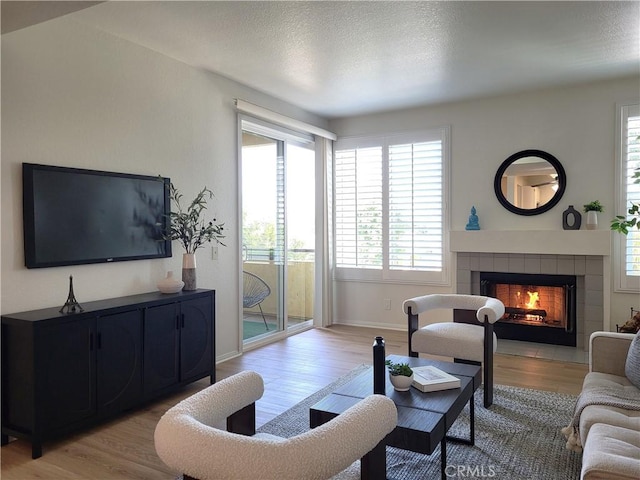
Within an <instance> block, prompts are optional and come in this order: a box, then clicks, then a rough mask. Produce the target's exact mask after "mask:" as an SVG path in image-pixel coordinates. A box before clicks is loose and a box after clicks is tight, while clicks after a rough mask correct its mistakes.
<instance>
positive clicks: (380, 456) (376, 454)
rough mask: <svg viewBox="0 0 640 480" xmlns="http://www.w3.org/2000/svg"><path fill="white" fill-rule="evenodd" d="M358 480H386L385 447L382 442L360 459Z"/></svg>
mask: <svg viewBox="0 0 640 480" xmlns="http://www.w3.org/2000/svg"><path fill="white" fill-rule="evenodd" d="M360 479H361V480H386V479H387V446H386V444H385V441H384V440H382V441H381V442H380V443H378V445H376V446H375V447H373V449H372V450H371V451H370V452H369V453H367V454H366V455H365V456H364V457H362V458H361V459H360Z"/></svg>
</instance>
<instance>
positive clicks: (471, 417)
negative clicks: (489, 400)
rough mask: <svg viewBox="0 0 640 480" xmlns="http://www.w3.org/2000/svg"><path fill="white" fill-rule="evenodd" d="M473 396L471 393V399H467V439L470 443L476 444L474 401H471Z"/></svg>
mask: <svg viewBox="0 0 640 480" xmlns="http://www.w3.org/2000/svg"><path fill="white" fill-rule="evenodd" d="M473 398H474V395H471V400H469V440H470V441H471V445H475V444H476V411H475V403H476V402H474V401H473Z"/></svg>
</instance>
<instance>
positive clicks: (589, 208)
mask: <svg viewBox="0 0 640 480" xmlns="http://www.w3.org/2000/svg"><path fill="white" fill-rule="evenodd" d="M603 210H604V207H603V206H602V204H601V203H600V200H594V201H593V202H589V203H587V204H586V205H584V211H585V212H602V211H603Z"/></svg>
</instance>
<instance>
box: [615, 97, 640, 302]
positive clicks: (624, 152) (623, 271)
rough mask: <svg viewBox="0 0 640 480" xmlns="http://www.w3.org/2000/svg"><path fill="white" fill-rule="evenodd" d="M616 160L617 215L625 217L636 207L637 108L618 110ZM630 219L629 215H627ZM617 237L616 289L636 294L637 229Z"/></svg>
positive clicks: (639, 286) (639, 284)
mask: <svg viewBox="0 0 640 480" xmlns="http://www.w3.org/2000/svg"><path fill="white" fill-rule="evenodd" d="M619 133H620V135H619V138H620V145H619V159H618V165H619V168H618V172H619V177H618V178H619V181H620V188H619V191H618V213H617V214H618V215H622V216H629V214H628V210H629V208H630V207H631V204H632V203H633V204H636V205H637V204H640V184H639V183H637V181H638V177H636V172H637V171H640V105H623V106H620V107H619ZM629 217H630V216H629ZM616 235H617V245H616V246H617V247H618V248H617V249H616V252H615V254H616V256H617V257H618V261H616V262H615V263H616V264H617V265H618V266H620V268H619V271H618V272H616V290H620V291H631V292H638V291H640V229H638V228H636V227H631V228H629V233H628V234H627V235H622V234H616Z"/></svg>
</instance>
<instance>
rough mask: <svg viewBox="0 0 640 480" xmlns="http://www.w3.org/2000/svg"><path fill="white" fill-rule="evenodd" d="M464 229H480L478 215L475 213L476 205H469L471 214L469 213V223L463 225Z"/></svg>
mask: <svg viewBox="0 0 640 480" xmlns="http://www.w3.org/2000/svg"><path fill="white" fill-rule="evenodd" d="M465 230H480V222H479V221H478V215H476V207H475V206H474V207H471V215H469V223H467V226H466V227H465Z"/></svg>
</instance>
